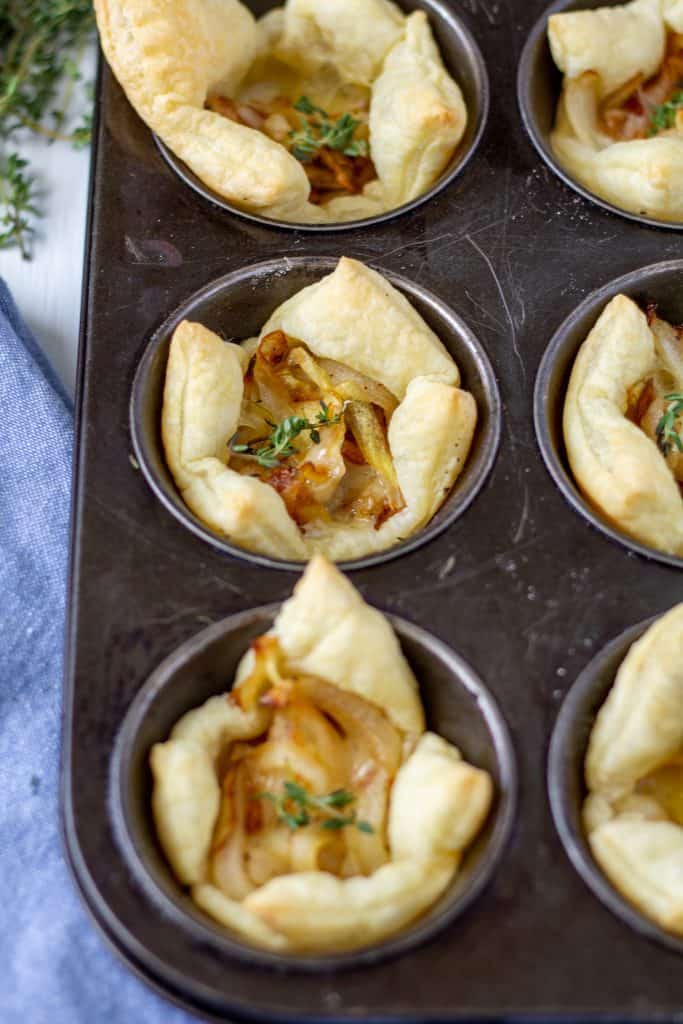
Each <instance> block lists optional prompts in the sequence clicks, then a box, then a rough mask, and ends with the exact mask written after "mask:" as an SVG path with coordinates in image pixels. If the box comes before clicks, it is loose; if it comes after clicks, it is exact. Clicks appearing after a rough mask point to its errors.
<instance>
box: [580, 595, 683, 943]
mask: <svg viewBox="0 0 683 1024" xmlns="http://www.w3.org/2000/svg"><path fill="white" fill-rule="evenodd" d="M586 781H587V784H588V789H589V795H588V797H587V799H586V802H585V805H584V812H583V813H584V822H585V827H586V831H587V833H588V839H589V843H590V847H591V850H592V851H593V855H594V856H595V859H596V860H597V862H598V864H599V865H600V867H601V868H602V870H603V871H604V872H605V874H606V875H607V877H608V878H609V879H610V881H611V882H612V883H613V885H614V886H615V887H616V888H617V889H618V890H619V891H620V892H621V893H622V894H623V895H624V896H625V897H626V898H627V899H628V900H629V901H630V902H631V903H633V904H634V905H635V906H636V907H637V908H638V909H639V910H640V911H641V912H642V913H643V914H645V915H646V917H649V918H651V919H652V920H653V921H655V922H656V923H657V924H659V925H660V926H661V927H662V928H665V929H667V930H668V931H672V932H677V933H678V934H683V604H679V605H677V606H676V607H675V608H672V609H671V611H669V612H668V613H667V614H666V615H664V616H662V618H660V619H658V620H657V622H655V624H654V625H653V626H651V627H650V628H649V629H648V630H647V632H646V633H645V634H644V636H642V637H641V639H640V640H638V642H637V643H635V644H634V645H633V647H632V648H631V649H630V651H629V652H628V655H627V656H626V658H625V659H624V661H623V662H622V664H621V666H620V668H619V671H618V673H617V677H616V680H615V683H614V686H613V688H612V690H611V692H610V694H609V696H608V698H607V700H606V701H605V704H604V705H603V707H602V708H601V709H600V712H599V713H598V716H597V719H596V721H595V725H594V726H593V731H592V733H591V736H590V741H589V744H588V753H587V756H586Z"/></svg>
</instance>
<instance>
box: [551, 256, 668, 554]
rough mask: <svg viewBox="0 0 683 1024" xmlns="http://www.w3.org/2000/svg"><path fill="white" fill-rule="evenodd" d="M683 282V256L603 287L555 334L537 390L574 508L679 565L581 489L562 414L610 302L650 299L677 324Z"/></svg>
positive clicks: (557, 473)
mask: <svg viewBox="0 0 683 1024" xmlns="http://www.w3.org/2000/svg"><path fill="white" fill-rule="evenodd" d="M682 282H683V260H669V261H667V262H665V263H654V264H652V265H651V266H648V267H643V268H642V269H640V270H634V271H632V272H631V273H629V274H624V276H623V277H618V278H616V280H614V281H610V282H609V283H608V284H606V285H603V287H602V288H598V289H597V291H595V292H593V293H592V294H591V295H589V296H588V298H586V299H584V301H583V302H582V303H581V305H580V306H577V308H576V309H575V310H574V312H573V313H572V314H571V315H570V316H569V317H567V319H566V320H565V321H564V323H563V324H562V325H561V327H559V328H558V330H557V331H556V332H555V334H554V335H553V337H552V339H551V341H550V344H549V345H548V347H547V349H546V351H545V354H544V356H543V359H542V360H541V365H540V367H539V370H538V375H537V377H536V385H535V391H534V422H535V426H536V439H537V441H538V444H539V447H540V449H541V454H542V456H543V459H544V461H545V464H546V466H547V468H548V471H549V472H550V475H551V476H552V478H553V480H554V481H555V483H556V484H557V486H558V487H559V489H560V491H561V492H562V495H563V496H564V498H565V499H566V500H567V501H568V502H569V504H570V505H571V506H572V508H573V509H575V511H577V512H578V513H579V514H580V515H581V516H583V517H584V519H587V520H588V522H589V523H590V524H591V525H592V526H594V527H595V528H596V529H597V530H600V531H601V533H604V534H605V535H606V536H608V537H609V538H610V539H611V540H614V541H616V542H617V543H619V544H621V545H622V546H623V547H626V548H629V549H630V550H631V551H635V552H637V553H638V554H639V555H643V556H645V557H646V558H650V559H653V560H655V561H658V562H663V563H664V564H665V565H671V566H674V567H676V568H678V569H681V568H683V559H682V558H679V557H677V556H676V555H669V554H666V553H664V552H662V551H657V550H656V549H655V548H652V547H646V546H645V545H644V544H641V543H639V542H638V541H637V540H634V539H633V538H631V537H629V536H628V535H627V534H625V533H622V532H620V531H619V530H618V529H617V528H616V527H613V526H612V525H610V524H609V523H608V522H607V521H606V520H605V519H604V518H603V517H602V515H601V513H600V512H599V511H598V510H597V509H596V508H594V507H593V505H592V504H591V503H590V501H589V500H588V498H586V496H585V495H584V494H583V493H582V492H581V490H580V488H579V486H578V484H577V483H576V481H575V479H574V476H573V474H572V471H571V468H570V466H569V461H568V458H567V452H566V449H565V443H564V435H563V430H562V416H563V410H564V403H565V396H566V393H567V386H568V384H569V378H570V375H571V371H572V367H573V365H574V360H575V358H576V356H577V354H578V351H579V349H580V347H581V345H582V344H583V343H584V341H585V340H586V338H587V336H588V334H589V333H590V331H591V329H592V328H593V326H594V325H595V322H596V321H597V319H598V317H599V316H600V314H601V313H602V311H603V309H604V308H605V306H606V305H607V304H608V303H609V301H610V300H611V299H613V298H614V296H615V295H619V294H622V293H623V294H624V295H627V296H628V297H629V298H631V299H633V300H634V302H636V303H638V304H639V305H640V306H641V308H643V309H644V308H645V307H646V306H647V305H648V304H649V303H655V304H656V306H657V308H658V311H659V315H660V316H661V317H663V318H664V319H666V320H668V321H669V322H670V323H672V324H679V323H682V322H683V290H682V289H681V283H682Z"/></svg>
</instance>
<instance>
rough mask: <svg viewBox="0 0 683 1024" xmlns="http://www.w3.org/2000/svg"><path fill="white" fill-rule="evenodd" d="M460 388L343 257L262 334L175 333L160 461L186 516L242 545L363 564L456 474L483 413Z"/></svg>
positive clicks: (442, 352)
mask: <svg viewBox="0 0 683 1024" xmlns="http://www.w3.org/2000/svg"><path fill="white" fill-rule="evenodd" d="M459 381H460V374H459V371H458V367H457V366H456V364H455V362H454V361H453V359H452V358H451V356H450V355H449V353H448V352H447V351H446V349H445V348H444V346H443V345H442V343H441V342H440V341H439V339H438V338H437V337H436V335H435V334H434V332H433V331H431V330H430V328H429V327H428V326H427V324H426V323H425V322H424V320H423V319H422V318H421V317H420V316H419V315H418V313H417V312H416V311H415V309H414V308H413V307H412V306H411V305H410V303H409V302H408V301H407V299H405V298H404V296H403V295H401V294H400V293H399V292H398V291H397V290H396V289H395V288H393V287H392V286H391V285H390V284H389V283H388V282H387V281H386V280H385V279H384V278H382V277H381V276H380V275H379V274H378V273H377V272H376V271H374V270H371V269H370V268H368V267H366V266H364V265H363V264H361V263H358V262H357V261H355V260H350V259H341V260H340V262H339V264H338V266H337V269H336V270H335V271H334V272H333V273H332V274H330V275H328V276H327V277H325V278H323V279H322V280H321V281H319V282H318V283H316V284H313V285H311V286H310V287H308V288H305V289H303V291H301V292H299V293H298V294H296V295H294V296H293V297H292V298H291V299H288V300H287V301H286V302H285V303H283V305H281V306H280V307H279V308H278V309H276V310H275V312H274V313H273V315H272V316H271V317H270V319H269V320H268V322H267V323H266V325H265V326H264V328H263V330H262V332H261V335H260V337H259V338H258V339H250V340H249V341H247V342H246V343H244V344H243V345H237V344H233V343H229V342H224V341H223V340H222V339H221V338H219V337H218V335H216V334H214V333H213V332H211V331H209V330H207V329H206V328H204V327H202V326H201V325H200V324H192V323H187V322H184V323H182V324H181V325H180V326H179V327H178V329H177V330H176V332H175V334H174V336H173V339H172V342H171V347H170V354H169V360H168V367H167V371H166V383H165V391H164V402H163V411H162V436H163V443H164V448H165V452H166V459H167V462H168V465H169V467H170V469H171V472H172V474H173V477H174V479H175V482H176V484H177V486H178V488H179V490H180V492H181V494H182V496H183V499H184V501H185V502H186V504H187V505H188V506H189V508H190V509H191V510H192V512H194V514H195V515H196V516H198V517H199V518H200V519H201V520H202V521H203V522H204V523H205V524H206V525H207V526H209V528H210V529H212V530H214V531H215V532H216V533H219V534H221V535H223V536H225V537H228V538H229V539H230V540H232V541H233V542H234V543H236V544H238V545H239V546H241V547H244V548H247V549H248V550H251V551H257V552H260V553H263V554H266V555H270V556H271V557H275V558H284V559H293V560H297V561H305V560H306V559H307V558H308V557H310V556H311V555H312V554H314V553H315V552H321V553H323V554H325V555H327V556H328V557H330V558H332V559H333V560H335V561H341V560H347V559H353V558H358V557H362V556H363V555H367V554H370V553H372V552H376V551H382V550H385V549H387V548H390V547H392V546H393V545H395V544H397V543H398V542H399V541H400V540H401V539H404V538H406V537H408V536H410V535H411V534H412V533H414V532H415V531H417V530H419V529H421V528H422V527H423V526H424V525H426V524H427V523H428V522H429V520H430V519H431V518H432V516H433V515H434V514H435V512H436V511H437V510H438V508H439V507H440V505H441V504H442V502H443V500H444V498H445V497H446V495H447V494H448V492H449V491H450V489H451V487H452V486H453V484H454V482H455V481H456V479H457V478H458V476H459V474H460V472H461V471H462V469H463V467H464V465H465V462H466V460H467V456H468V453H469V450H470V446H471V443H472V438H473V435H474V430H475V426H476V419H477V409H476V404H475V401H474V399H473V398H472V396H471V395H470V394H469V392H467V391H464V390H463V389H461V388H460V387H459Z"/></svg>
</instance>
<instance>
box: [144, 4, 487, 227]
mask: <svg viewBox="0 0 683 1024" xmlns="http://www.w3.org/2000/svg"><path fill="white" fill-rule="evenodd" d="M396 2H397V3H398V6H399V7H400V8H402V10H403V11H405V12H406V14H411V13H412V12H413V11H418V10H422V11H426V13H427V15H428V17H429V21H430V24H431V26H432V29H433V31H434V36H435V38H436V40H437V42H438V44H439V49H440V50H441V55H442V57H443V61H444V64H445V65H446V67H447V68H448V70H449V71H450V72H451V74H452V75H453V77H454V78H455V79H456V81H457V82H458V85H459V86H460V88H461V90H462V94H463V98H464V100H465V104H466V106H467V111H468V115H469V116H468V121H467V127H466V128H465V134H464V135H463V137H462V139H461V141H460V144H459V145H458V148H457V150H456V152H455V153H454V154H453V159H452V160H451V161H450V162H449V164H448V166H447V167H446V168H445V170H444V171H443V173H442V174H441V176H440V177H439V179H438V180H437V181H436V182H435V183H434V185H432V187H431V188H430V189H429V190H428V191H427V192H425V193H424V194H423V195H421V196H418V197H417V198H416V199H412V200H411V201H410V202H408V203H404V204H403V205H402V206H399V207H396V209H394V210H388V211H387V212H386V213H381V214H378V215H377V216H376V217H367V218H365V219H363V220H359V221H355V222H354V223H347V222H339V223H334V224H298V225H297V224H292V223H291V222H289V221H281V220H275V219H274V218H272V217H264V216H262V215H261V214H257V213H253V212H248V211H246V210H241V209H240V208H239V207H238V206H234V205H233V204H232V203H229V202H228V201H227V200H226V199H224V198H223V197H222V196H220V195H218V193H217V192H214V191H213V189H211V188H209V187H208V186H207V185H205V184H204V182H203V181H201V180H200V179H199V178H198V177H197V175H196V174H194V173H193V172H192V171H191V170H190V168H189V167H188V166H187V164H185V163H184V162H183V161H182V160H180V159H179V158H178V157H177V156H176V155H175V153H173V151H172V150H170V149H169V148H168V146H167V145H166V144H165V143H164V142H162V140H161V139H160V138H158V136H155V140H156V143H157V145H158V147H159V151H160V153H161V155H162V156H163V158H164V159H165V160H166V161H167V163H168V165H169V167H171V168H172V170H173V171H174V172H175V173H176V174H177V175H178V176H179V177H180V178H181V180H182V181H184V182H185V184H186V185H188V186H189V187H190V188H192V189H194V190H195V192H197V193H198V194H199V195H201V196H203V197H204V198H205V199H208V200H209V202H212V203H215V204H216V205H217V206H220V207H222V209H224V210H227V211H228V212H229V213H232V214H233V215H237V216H239V217H244V218H245V219H246V220H250V221H252V222H253V223H255V224H263V225H265V226H266V227H269V228H287V229H288V230H292V228H296V229H297V230H299V231H303V232H309V233H313V234H329V233H330V232H339V231H348V230H350V229H358V228H361V227H366V228H367V227H370V226H373V225H378V224H382V223H384V222H385V221H388V220H391V219H393V218H394V217H397V216H399V215H400V214H402V213H409V212H410V210H414V209H416V208H417V207H418V206H421V205H422V203H425V202H428V201H429V200H430V199H431V198H432V197H433V196H435V195H438V193H439V192H441V191H442V189H444V188H446V187H447V186H448V185H450V184H451V182H453V181H454V180H455V179H456V178H457V177H458V176H459V175H460V174H462V172H463V171H464V170H465V167H466V166H467V164H468V163H469V162H470V160H471V159H472V157H473V155H474V153H475V151H476V149H477V146H478V145H479V142H480V141H481V137H482V134H483V132H484V128H485V126H486V120H487V117H488V112H489V103H490V96H489V80H488V75H487V72H486V64H485V63H484V59H483V57H482V55H481V51H480V49H479V47H478V46H477V43H476V40H475V38H474V36H473V34H472V32H471V31H470V30H469V29H468V27H467V25H466V24H465V22H464V21H463V20H462V18H461V17H460V16H459V12H458V11H457V10H456V9H454V7H453V5H452V4H447V3H444V2H442V0H396ZM245 5H246V6H247V7H248V8H249V9H250V11H252V13H253V14H254V15H255V16H256V17H261V15H263V14H266V13H267V12H268V11H270V10H271V9H272V8H273V7H281V6H282V4H280V3H277V2H274V0H245Z"/></svg>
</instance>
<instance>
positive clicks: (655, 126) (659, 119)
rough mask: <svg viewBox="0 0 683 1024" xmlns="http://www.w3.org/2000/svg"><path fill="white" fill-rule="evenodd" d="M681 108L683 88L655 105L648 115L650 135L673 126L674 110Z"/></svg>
mask: <svg viewBox="0 0 683 1024" xmlns="http://www.w3.org/2000/svg"><path fill="white" fill-rule="evenodd" d="M682 108H683V89H680V90H679V91H678V92H675V93H674V94H673V96H672V97H671V98H670V99H669V100H667V101H666V103H660V105H659V106H658V107H655V108H654V110H653V111H652V113H651V115H650V135H651V136H652V135H657V134H658V133H659V132H665V131H667V130H668V129H669V128H673V126H674V122H675V120H676V111H677V110H681V109H682Z"/></svg>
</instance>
